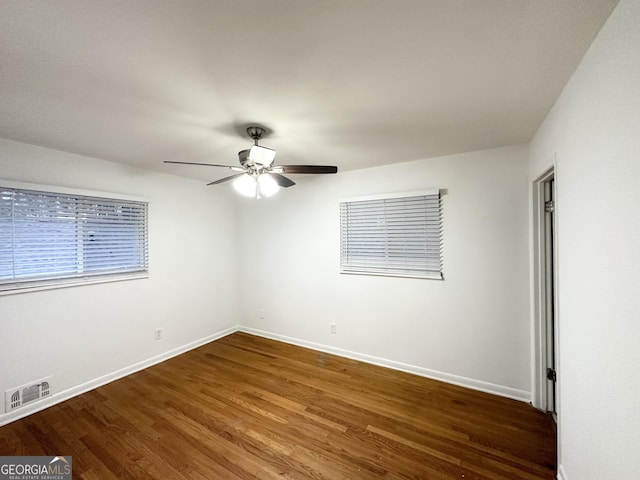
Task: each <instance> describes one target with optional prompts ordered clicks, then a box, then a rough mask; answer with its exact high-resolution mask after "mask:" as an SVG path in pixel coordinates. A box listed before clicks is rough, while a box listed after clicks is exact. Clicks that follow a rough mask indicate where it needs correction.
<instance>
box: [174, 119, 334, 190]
mask: <svg viewBox="0 0 640 480" xmlns="http://www.w3.org/2000/svg"><path fill="white" fill-rule="evenodd" d="M266 131H267V130H266V129H265V128H263V127H260V126H258V125H252V126H249V127H247V135H249V137H250V138H252V139H253V143H254V144H253V146H251V148H247V149H245V150H241V151H239V152H238V158H239V160H240V165H241V166H240V167H237V166H233V165H223V164H217V163H200V162H178V161H170V160H165V162H164V163H179V164H183V165H204V166H208V167H224V168H229V169H231V170H233V171H236V172H241V173H236V174H235V175H230V176H228V177H224V178H221V179H219V180H214V181H213V182H210V183H208V184H207V185H217V184H219V183H224V182H227V181H229V180H235V181H234V187H236V189H237V190H239V191H241V189H246V190H245V192H249V193H250V194H248V193H245V192H242V193H243V194H245V195H248V196H252V197H255V198H261V197H262V195H263V194H264V196H270V195H272V194H274V193H275V192H276V191H277V190H278V189H279V188H280V187H284V188H287V187H291V186H293V185H295V182H294V181H293V180H291V179H290V178H287V177H285V176H284V175H282V174H283V173H291V174H326V173H337V172H338V167H335V166H331V165H277V166H276V165H274V164H273V162H274V160H275V157H276V151H275V150H273V149H271V148H267V147H263V146H261V145H258V140H260V139H261V138H262V137H263V136H264V135H265V133H266ZM267 185H271V186H274V188H271V187H270V188H269V189H268V190H269V193H267V191H266V190H267V188H266V186H267ZM261 189H262V190H264V191H263V192H262V193H261Z"/></svg>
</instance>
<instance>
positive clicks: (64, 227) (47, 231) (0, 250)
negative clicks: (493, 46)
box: [0, 187, 148, 291]
mask: <svg viewBox="0 0 640 480" xmlns="http://www.w3.org/2000/svg"><path fill="white" fill-rule="evenodd" d="M147 244H148V241H147V204H146V203H144V202H134V201H128V200H116V199H109V198H97V197H89V196H83V195H69V194H61V193H53V192H41V191H35V190H23V189H15V188H2V187H0V291H7V290H17V289H21V288H30V287H34V286H42V285H51V284H56V283H69V281H70V280H75V281H81V280H82V279H87V281H89V280H95V279H96V277H99V276H114V275H117V276H122V275H132V274H141V273H146V272H147V270H148V247H147ZM73 283H76V282H73Z"/></svg>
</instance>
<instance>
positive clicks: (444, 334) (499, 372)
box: [240, 146, 530, 400]
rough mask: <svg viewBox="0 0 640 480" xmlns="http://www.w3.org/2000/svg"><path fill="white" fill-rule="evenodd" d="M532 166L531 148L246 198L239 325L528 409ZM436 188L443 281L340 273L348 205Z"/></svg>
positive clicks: (314, 181) (324, 179) (305, 183)
mask: <svg viewBox="0 0 640 480" xmlns="http://www.w3.org/2000/svg"><path fill="white" fill-rule="evenodd" d="M527 161H528V150H527V147H526V146H515V147H506V148H500V149H495V150H487V151H481V152H473V153H468V154H463V155H453V156H448V157H441V158H433V159H428V160H421V161H415V162H409V163H403V164H396V165H392V166H386V167H378V168H371V169H366V170H358V171H351V172H344V173H340V174H338V175H336V176H328V175H327V176H318V177H313V178H310V177H307V178H305V179H302V178H300V179H299V181H300V183H302V185H300V186H296V187H293V188H291V189H289V190H286V191H283V192H280V193H278V194H277V195H276V196H274V197H271V198H269V199H263V200H261V201H260V202H256V201H255V200H252V199H246V200H245V201H243V202H242V207H241V216H240V218H241V226H240V242H241V249H240V251H241V252H242V253H241V265H240V268H241V278H242V279H243V282H244V286H245V288H244V289H243V293H242V312H241V324H242V325H244V326H246V327H248V328H250V329H257V330H259V331H261V332H268V333H269V334H272V335H277V336H280V337H282V336H284V337H289V339H294V340H296V341H300V342H302V343H306V344H308V343H313V344H317V345H316V346H320V347H321V348H324V349H329V350H331V349H334V350H333V351H336V350H335V349H340V350H339V351H340V353H345V352H346V353H349V352H350V353H351V354H355V355H354V356H356V357H359V358H362V355H369V356H372V357H374V358H367V359H368V360H374V361H380V362H381V363H385V364H392V365H393V366H396V367H398V366H400V367H402V365H398V364H397V363H394V362H400V363H402V364H406V365H405V367H407V369H409V370H411V371H415V372H417V373H422V374H426V375H434V376H436V377H439V378H445V379H447V380H449V381H457V382H461V383H464V384H466V385H470V386H472V387H474V388H481V389H486V390H490V391H494V392H497V393H501V394H503V395H509V396H513V397H517V398H520V399H524V400H529V399H530V344H529V342H530V332H529V313H528V312H529V310H528V307H529V299H528V275H529V270H528V263H527V259H528V254H527V249H528V233H527V232H528V230H527V229H528V224H527V222H528V206H527V205H528V204H527V202H528V198H527ZM296 180H298V179H296ZM429 187H436V188H442V189H447V190H448V193H447V194H446V195H445V196H444V197H443V199H444V200H443V205H444V207H443V208H444V275H445V280H444V281H437V280H420V279H404V278H388V277H372V276H357V275H340V274H339V273H338V272H339V253H340V251H339V247H340V244H339V231H340V230H339V210H338V203H339V201H340V200H341V199H344V198H345V197H353V196H357V195H368V194H376V193H388V192H402V191H413V190H419V189H425V188H429ZM261 309H264V319H260V318H259V317H260V310H261ZM331 322H335V323H336V324H337V334H335V335H333V334H330V333H329V323H331ZM456 376H458V377H462V378H457V377H456Z"/></svg>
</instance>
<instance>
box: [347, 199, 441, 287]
mask: <svg viewBox="0 0 640 480" xmlns="http://www.w3.org/2000/svg"><path fill="white" fill-rule="evenodd" d="M340 272H341V273H357V274H368V275H389V276H400V277H418V278H442V212H441V201H440V193H439V191H437V190H436V191H432V192H421V193H420V194H406V196H386V197H382V198H380V197H378V198H374V199H363V200H355V201H347V202H342V203H340Z"/></svg>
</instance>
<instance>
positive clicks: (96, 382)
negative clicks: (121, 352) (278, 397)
mask: <svg viewBox="0 0 640 480" xmlns="http://www.w3.org/2000/svg"><path fill="white" fill-rule="evenodd" d="M237 331H241V332H245V333H249V334H251V335H257V336H259V337H265V338H270V339H272V340H278V341H281V342H285V343H290V344H292V345H298V346H300V347H305V348H310V349H312V350H317V351H320V352H326V353H331V354H333V355H338V356H340V357H346V358H351V359H353V360H359V361H361V362H365V363H370V364H373V365H378V366H381V367H387V368H392V369H394V370H399V371H402V372H407V373H413V374H415V375H420V376H422V377H426V378H432V379H434V380H440V381H443V382H446V383H451V384H454V385H459V386H461V387H466V388H471V389H473V390H479V391H481V392H486V393H491V394H494V395H499V396H502V397H507V398H512V399H514V400H519V401H521V402H531V393H530V392H527V391H525V390H518V389H515V388H511V387H505V386H502V385H497V384H494V383H489V382H483V381H481V380H474V379H472V378H466V377H461V376H458V375H452V374H450V373H444V372H439V371H437V370H430V369H428V368H423V367H418V366H415V365H409V364H406V363H402V362H396V361H394V360H388V359H385V358H380V357H375V356H372V355H366V354H364V353H358V352H352V351H350V350H344V349H341V348H336V347H332V346H329V345H323V344H320V343H315V342H309V341H306V340H300V339H297V338H293V337H288V336H285V335H279V334H276V333H271V332H266V331H263V330H257V329H255V328H250V327H243V326H239V327H229V328H226V329H224V330H221V331H220V332H217V333H215V334H213V335H209V336H207V337H204V338H201V339H199V340H196V341H194V342H190V343H188V344H186V345H182V346H181V347H178V348H175V349H173V350H169V351H168V352H164V353H162V354H160V355H156V356H154V357H151V358H148V359H146V360H143V361H141V362H138V363H135V364H133V365H129V366H128V367H124V368H121V369H120V370H116V371H115V372H111V373H108V374H107V375H103V376H102V377H98V378H95V379H93V380H90V381H88V382H85V383H82V384H80V385H76V386H75V387H71V388H69V389H67V390H64V391H62V392H58V393H55V394H53V395H52V396H51V397H50V398H47V399H45V400H42V401H39V402H35V403H34V404H33V405H29V406H27V407H24V408H21V409H19V410H16V411H14V412H9V413H6V414H3V415H0V427H2V426H3V425H6V424H8V423H11V422H14V421H16V420H19V419H21V418H24V417H27V416H29V415H32V414H34V413H36V412H39V411H41V410H45V409H47V408H49V407H52V406H53V405H56V404H58V403H61V402H64V401H65V400H69V399H70V398H73V397H76V396H78V395H81V394H83V393H86V392H88V391H90V390H93V389H95V388H98V387H101V386H102V385H105V384H107V383H110V382H113V381H114V380H118V379H120V378H123V377H126V376H127V375H131V374H132V373H135V372H139V371H140V370H144V369H145V368H148V367H151V366H153V365H156V364H158V363H161V362H164V361H165V360H168V359H170V358H173V357H176V356H178V355H180V354H182V353H185V352H188V351H189V350H193V349H194V348H198V347H200V346H202V345H205V344H207V343H210V342H213V341H214V340H218V339H220V338H222V337H226V336H227V335H230V334H232V333H234V332H237ZM562 472H563V470H562V466H561V467H560V468H559V469H558V480H568V479H567V477H566V475H564V474H563V473H562Z"/></svg>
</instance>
